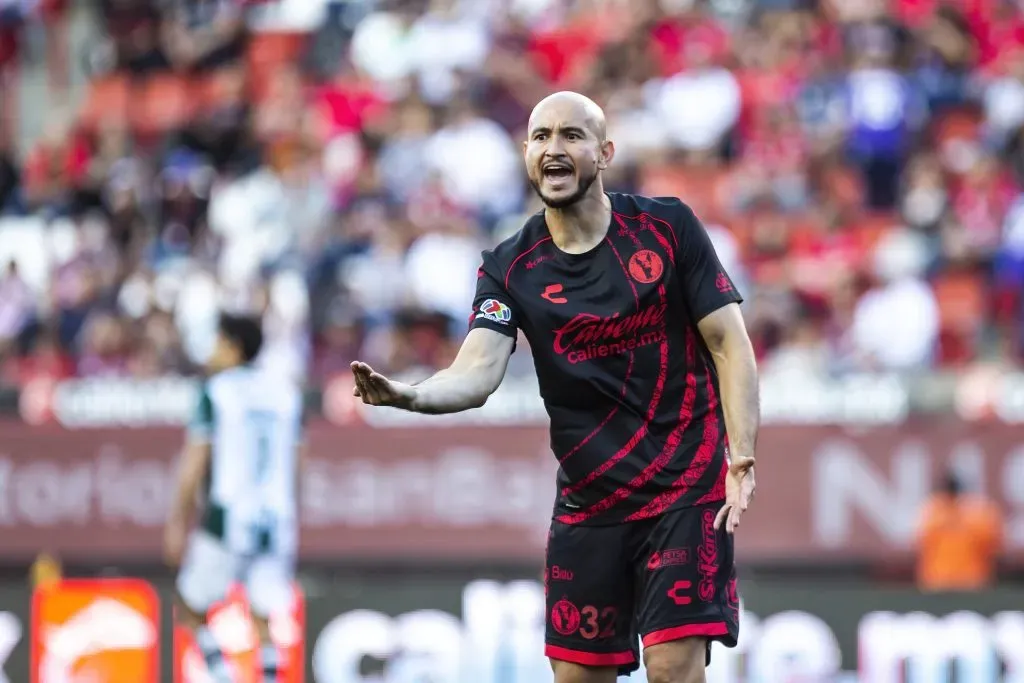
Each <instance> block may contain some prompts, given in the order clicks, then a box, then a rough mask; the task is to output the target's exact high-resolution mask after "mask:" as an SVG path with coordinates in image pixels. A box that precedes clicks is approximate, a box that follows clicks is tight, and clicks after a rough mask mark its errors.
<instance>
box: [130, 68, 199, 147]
mask: <svg viewBox="0 0 1024 683" xmlns="http://www.w3.org/2000/svg"><path fill="white" fill-rule="evenodd" d="M193 94H194V91H193V87H192V82H191V81H190V80H189V79H187V78H185V77H182V76H175V75H170V74H166V75H165V74H161V75H159V76H153V77H151V78H149V79H148V80H146V81H145V82H144V83H142V84H140V85H139V86H138V87H137V89H136V91H135V92H134V93H133V97H132V102H131V118H132V121H131V122H132V127H133V128H134V129H135V131H136V132H137V133H139V134H141V135H153V134H159V133H163V132H166V131H168V130H172V129H174V128H176V127H178V126H181V125H182V124H184V123H185V122H186V121H188V119H189V117H190V116H191V115H192V113H193V112H194V111H195V105H196V102H195V100H194V98H193Z"/></svg>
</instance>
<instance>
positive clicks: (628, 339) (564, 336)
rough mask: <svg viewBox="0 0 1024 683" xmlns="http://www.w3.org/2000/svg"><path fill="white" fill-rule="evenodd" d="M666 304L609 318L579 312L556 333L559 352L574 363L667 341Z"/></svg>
mask: <svg viewBox="0 0 1024 683" xmlns="http://www.w3.org/2000/svg"><path fill="white" fill-rule="evenodd" d="M666 308H667V307H666V306H665V304H652V305H650V306H648V307H647V308H645V309H643V310H641V311H638V312H636V313H632V314H630V315H626V316H623V315H619V314H618V313H616V314H615V315H612V316H609V317H607V318H602V317H601V316H598V315H594V314H593V313H579V314H577V315H576V316H575V317H574V318H573V319H572V320H570V321H569V322H567V323H566V324H565V325H563V326H562V327H561V328H559V329H557V330H555V343H554V348H555V353H557V354H559V355H564V356H566V358H567V359H568V361H569V362H570V363H579V362H581V361H587V360H592V359H594V358H605V357H607V356H612V355H617V354H620V353H625V352H626V351H632V350H633V349H635V348H638V347H641V346H647V345H648V344H656V343H658V342H661V341H664V339H665V310H666Z"/></svg>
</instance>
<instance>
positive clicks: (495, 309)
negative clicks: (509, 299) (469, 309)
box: [476, 299, 512, 325]
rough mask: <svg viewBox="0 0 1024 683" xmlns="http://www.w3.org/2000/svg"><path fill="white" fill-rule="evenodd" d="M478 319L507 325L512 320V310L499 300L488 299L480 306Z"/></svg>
mask: <svg viewBox="0 0 1024 683" xmlns="http://www.w3.org/2000/svg"><path fill="white" fill-rule="evenodd" d="M476 317H478V318H485V319H487V320H490V321H491V322H496V323H501V324H502V325H507V324H508V322H509V321H510V320H512V310H511V309H510V308H509V307H508V306H506V305H505V304H503V303H501V302H500V301H498V300H497V299H488V300H487V301H485V302H483V303H482V304H480V308H479V310H478V311H477V314H476Z"/></svg>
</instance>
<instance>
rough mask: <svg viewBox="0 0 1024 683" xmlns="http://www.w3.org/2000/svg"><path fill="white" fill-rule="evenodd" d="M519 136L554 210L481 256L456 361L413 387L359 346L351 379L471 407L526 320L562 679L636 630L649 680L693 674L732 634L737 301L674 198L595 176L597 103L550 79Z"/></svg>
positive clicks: (750, 437)
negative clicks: (554, 486)
mask: <svg viewBox="0 0 1024 683" xmlns="http://www.w3.org/2000/svg"><path fill="white" fill-rule="evenodd" d="M695 106H699V103H697V104H695ZM528 135H529V139H528V140H526V142H525V143H524V155H525V160H526V169H527V173H528V175H529V178H530V182H531V183H532V184H533V186H534V189H535V190H536V191H537V193H538V194H539V195H540V197H541V199H542V200H543V201H544V204H545V206H546V208H545V209H544V210H543V211H542V212H540V213H538V214H536V215H534V216H533V217H531V218H530V219H529V220H527V222H526V225H525V226H524V227H523V229H522V230H521V231H519V232H518V233H517V234H515V235H513V236H512V237H511V238H509V239H508V240H506V241H504V242H502V243H501V244H499V245H498V246H497V247H496V248H495V249H494V250H492V251H485V252H484V253H483V265H482V266H481V267H480V270H479V273H478V281H477V282H478V284H477V293H476V300H475V302H474V305H473V312H472V315H471V318H470V326H471V329H470V332H469V334H468V335H467V336H466V339H465V341H464V343H463V345H462V348H461V349H460V351H459V353H458V355H457V357H456V359H455V361H454V362H453V363H452V365H451V366H450V367H449V368H447V369H445V370H442V371H440V372H438V373H437V374H436V375H434V376H433V377H431V378H429V379H427V380H425V381H423V382H421V383H419V384H417V385H414V386H410V385H407V384H403V383H400V382H396V381H393V380H389V379H388V378H386V377H384V376H382V375H380V374H379V373H376V372H374V371H373V369H372V368H370V367H369V366H368V365H366V364H365V363H361V362H356V363H353V364H352V370H353V375H354V378H355V388H354V393H355V395H356V396H358V397H361V398H362V400H363V402H364V403H367V404H371V405H387V406H394V407H398V408H403V409H406V410H412V411H417V412H421V413H450V412H455V411H460V410H466V409H468V408H474V407H478V406H481V405H483V403H484V402H485V401H486V400H487V397H488V396H489V395H490V394H491V393H492V392H494V391H495V389H497V387H498V385H499V384H500V383H501V380H502V377H503V376H504V373H505V368H506V366H507V363H508V360H509V356H510V355H511V354H512V352H513V351H514V349H515V343H516V337H517V333H518V332H519V331H522V332H523V333H524V334H525V335H526V338H527V339H528V340H529V342H530V349H531V350H532V352H533V357H534V363H535V365H536V370H537V379H538V381H539V384H540V393H541V396H542V397H543V399H544V403H545V405H546V407H547V411H548V414H549V416H550V418H551V448H552V450H553V451H554V455H555V457H556V458H557V459H558V462H559V465H560V469H559V473H558V495H557V499H556V501H555V507H554V511H553V519H552V523H551V530H550V534H549V538H548V548H547V557H546V565H545V566H546V570H545V584H546V592H547V603H548V604H547V614H548V617H547V627H546V637H545V641H546V645H545V652H546V654H547V656H548V657H549V658H550V659H551V664H552V667H553V669H554V672H555V680H556V683H612V681H614V679H615V677H616V675H617V674H623V675H625V674H627V673H629V672H631V671H634V670H636V669H637V668H638V667H639V648H638V644H637V640H638V637H639V639H640V640H641V641H642V643H643V646H644V662H645V664H646V668H647V677H648V680H649V681H651V683H697V682H699V681H704V680H705V675H704V669H705V667H706V665H707V663H708V662H709V661H710V654H711V653H710V643H711V641H714V640H718V641H721V642H722V643H724V644H725V645H726V646H729V647H733V646H735V644H736V638H737V635H738V632H739V614H738V612H739V605H738V596H737V592H736V574H735V568H734V563H733V532H734V531H735V529H736V528H737V526H738V525H739V523H740V517H741V515H742V513H743V512H744V511H745V510H746V509H747V505H748V504H749V502H750V500H751V497H752V495H753V492H754V445H755V441H756V436H757V430H758V423H759V405H758V391H757V370H756V366H755V361H754V354H753V350H752V348H751V345H750V340H749V338H748V336H747V333H746V328H745V326H744V324H743V319H742V316H741V314H740V309H739V306H738V304H739V302H740V301H741V298H740V295H739V293H738V292H737V291H736V288H735V286H734V284H733V282H732V280H730V279H729V275H728V274H727V273H726V272H725V271H724V269H723V268H722V266H721V264H720V263H719V260H718V257H717V255H716V254H715V251H714V249H713V247H712V245H711V242H710V240H709V238H708V235H707V233H706V231H705V230H704V228H703V226H702V225H701V223H700V221H699V220H698V219H697V218H696V217H695V216H694V214H693V212H692V211H691V210H690V209H689V208H688V207H687V206H686V205H685V204H683V203H682V202H681V201H679V200H678V199H674V198H657V199H652V198H648V197H641V196H634V195H625V194H612V193H607V192H605V191H604V187H603V184H602V180H601V173H602V171H604V170H605V169H606V168H608V165H609V164H610V163H611V162H612V159H613V157H614V154H615V147H614V145H613V144H612V142H611V141H610V140H608V139H607V137H606V135H605V121H604V115H603V113H602V111H601V109H600V108H599V107H598V106H597V105H596V104H595V103H594V102H592V101H591V100H589V99H587V98H586V97H583V96H582V95H579V94H576V93H568V92H562V93H556V94H554V95H551V96H549V97H547V98H545V99H544V100H542V101H541V102H540V103H539V104H538V105H537V107H536V108H535V109H534V110H533V113H532V114H531V117H530V122H529V129H528Z"/></svg>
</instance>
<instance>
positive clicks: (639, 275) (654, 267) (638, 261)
mask: <svg viewBox="0 0 1024 683" xmlns="http://www.w3.org/2000/svg"><path fill="white" fill-rule="evenodd" d="M664 272H665V264H664V262H662V260H661V257H660V256H658V255H657V254H656V253H654V252H653V251H651V250H650V249H641V250H640V251H638V252H636V253H635V254H633V255H632V256H631V257H630V259H629V274H630V276H632V278H633V279H634V280H636V281H637V282H639V283H641V284H645V285H649V284H651V283H652V282H656V281H657V280H658V278H660V277H661V274H662V273H664Z"/></svg>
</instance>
